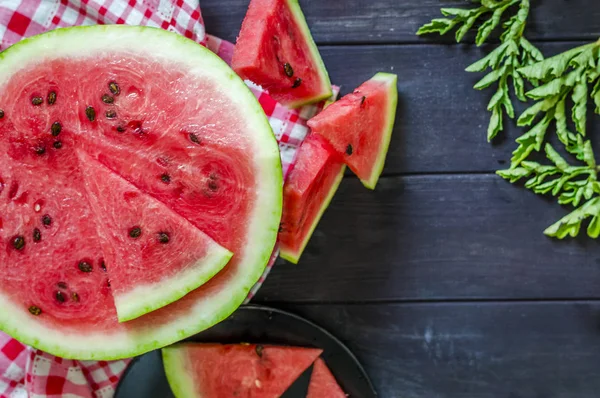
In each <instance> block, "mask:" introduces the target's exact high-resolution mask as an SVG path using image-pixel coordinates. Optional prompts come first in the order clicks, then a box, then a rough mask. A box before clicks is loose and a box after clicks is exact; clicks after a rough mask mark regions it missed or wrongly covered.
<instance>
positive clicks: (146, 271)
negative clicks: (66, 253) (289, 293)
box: [78, 152, 232, 322]
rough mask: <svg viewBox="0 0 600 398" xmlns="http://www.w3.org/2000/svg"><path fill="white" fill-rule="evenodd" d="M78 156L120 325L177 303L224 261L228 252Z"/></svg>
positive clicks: (172, 214)
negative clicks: (157, 267)
mask: <svg viewBox="0 0 600 398" xmlns="http://www.w3.org/2000/svg"><path fill="white" fill-rule="evenodd" d="M78 156H79V165H80V169H81V171H82V174H83V176H84V177H83V179H84V187H85V190H86V194H87V195H86V197H87V200H88V201H89V202H90V205H91V207H92V212H93V213H94V216H95V219H94V223H95V225H96V231H97V235H98V238H99V241H100V242H101V246H102V251H103V253H104V257H103V258H102V260H101V267H102V270H106V268H107V266H108V267H109V270H108V275H109V277H110V284H111V288H112V289H111V290H112V295H113V298H114V301H115V307H116V310H117V317H118V319H119V321H120V322H124V321H129V320H131V319H134V318H137V317H139V316H141V315H144V314H146V313H148V312H150V311H154V310H156V309H158V308H161V307H164V306H165V305H167V304H170V303H172V302H174V301H176V300H179V299H180V298H181V297H183V296H185V295H186V294H187V293H189V292H190V291H192V290H194V289H196V288H197V287H198V286H201V285H203V284H204V283H206V282H207V281H208V280H209V279H211V278H212V277H213V276H215V275H216V274H217V272H219V271H220V270H221V269H222V268H223V267H224V266H225V265H226V264H227V263H228V262H229V260H230V259H231V255H232V253H231V252H229V251H228V250H227V249H225V248H223V247H221V246H219V244H218V243H216V242H215V241H214V240H212V239H211V238H209V237H208V236H206V235H205V234H204V233H203V232H201V231H200V230H199V229H197V228H196V227H194V226H193V225H192V224H191V223H190V222H189V221H188V220H186V219H185V218H183V217H181V216H179V215H178V214H177V213H174V212H173V211H172V210H170V209H169V208H168V207H166V206H165V205H164V204H162V203H161V202H159V201H157V200H156V199H154V198H152V197H151V196H149V195H148V194H146V193H143V192H140V191H139V190H138V189H137V188H135V187H134V186H133V185H131V184H130V183H128V182H127V181H126V180H124V179H123V178H121V177H119V176H117V175H116V174H114V173H112V172H111V171H110V170H108V169H107V168H106V167H104V166H102V165H101V164H99V163H97V162H96V161H94V160H93V159H91V158H90V157H89V156H88V155H86V154H85V153H82V152H80V153H78ZM107 264H108V265H107ZM153 264H160V266H159V268H160V269H159V270H156V269H152V268H151V266H152V265H153ZM80 266H81V264H80ZM89 269H90V271H91V264H89Z"/></svg>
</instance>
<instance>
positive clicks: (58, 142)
mask: <svg viewBox="0 0 600 398" xmlns="http://www.w3.org/2000/svg"><path fill="white" fill-rule="evenodd" d="M52 146H53V147H54V148H56V149H60V148H62V142H60V141H54V144H52Z"/></svg>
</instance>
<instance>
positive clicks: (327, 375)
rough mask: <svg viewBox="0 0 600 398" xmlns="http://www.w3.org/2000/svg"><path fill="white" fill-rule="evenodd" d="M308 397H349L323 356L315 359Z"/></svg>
mask: <svg viewBox="0 0 600 398" xmlns="http://www.w3.org/2000/svg"><path fill="white" fill-rule="evenodd" d="M306 398H347V395H346V394H345V393H344V391H343V390H342V388H341V387H340V385H339V384H338V383H337V381H335V377H333V374H331V371H330V370H329V368H328V367H327V365H325V361H323V360H322V359H321V358H319V359H317V360H316V361H315V364H314V366H313V372H312V375H311V377H310V384H309V385H308V394H307V395H306Z"/></svg>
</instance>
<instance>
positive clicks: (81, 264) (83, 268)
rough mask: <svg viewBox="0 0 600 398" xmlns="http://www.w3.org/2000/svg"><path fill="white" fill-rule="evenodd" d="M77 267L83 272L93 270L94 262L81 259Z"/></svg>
mask: <svg viewBox="0 0 600 398" xmlns="http://www.w3.org/2000/svg"><path fill="white" fill-rule="evenodd" d="M77 267H78V268H79V270H80V271H81V272H86V273H87V272H92V269H93V267H92V264H90V263H88V262H87V261H80V262H79V264H77Z"/></svg>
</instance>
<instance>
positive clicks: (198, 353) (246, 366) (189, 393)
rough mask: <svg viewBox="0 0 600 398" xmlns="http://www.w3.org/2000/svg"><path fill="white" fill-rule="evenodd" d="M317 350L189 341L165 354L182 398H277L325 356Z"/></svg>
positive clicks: (167, 370)
mask: <svg viewBox="0 0 600 398" xmlns="http://www.w3.org/2000/svg"><path fill="white" fill-rule="evenodd" d="M321 352H322V350H320V349H316V348H300V347H277V346H261V345H256V344H239V345H236V344H231V345H220V344H197V343H185V344H178V345H175V346H172V347H167V348H164V349H163V350H162V356H163V363H164V367H165V373H166V374H167V380H168V381H169V385H170V386H171V389H172V390H173V393H174V394H175V396H176V397H177V398H191V397H245V398H277V397H279V396H281V394H283V393H284V392H285V390H287V389H288V388H289V387H290V386H291V385H292V383H293V382H294V381H295V380H296V379H297V378H298V377H300V375H301V374H302V373H303V372H304V371H305V370H306V369H308V367H309V366H310V365H311V364H312V363H313V362H314V361H315V359H317V358H318V357H319V355H321Z"/></svg>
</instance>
